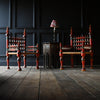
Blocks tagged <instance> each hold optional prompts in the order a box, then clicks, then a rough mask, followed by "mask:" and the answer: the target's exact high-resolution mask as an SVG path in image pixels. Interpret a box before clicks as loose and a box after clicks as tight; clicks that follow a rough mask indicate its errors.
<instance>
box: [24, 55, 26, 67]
mask: <svg viewBox="0 0 100 100" xmlns="http://www.w3.org/2000/svg"><path fill="white" fill-rule="evenodd" d="M23 59H24V68H26V55H24V58H23Z"/></svg>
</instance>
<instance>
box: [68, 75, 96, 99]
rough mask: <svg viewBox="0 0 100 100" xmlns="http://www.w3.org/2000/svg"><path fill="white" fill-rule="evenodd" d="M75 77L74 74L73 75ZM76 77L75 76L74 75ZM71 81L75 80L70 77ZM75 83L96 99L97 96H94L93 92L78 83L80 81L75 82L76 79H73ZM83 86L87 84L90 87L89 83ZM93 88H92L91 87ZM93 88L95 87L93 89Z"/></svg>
mask: <svg viewBox="0 0 100 100" xmlns="http://www.w3.org/2000/svg"><path fill="white" fill-rule="evenodd" d="M72 75H73V74H72ZM74 76H75V75H74ZM69 77H70V78H71V79H73V78H72V77H71V76H69ZM73 81H75V83H76V84H78V85H79V86H80V87H82V88H83V89H84V90H85V91H87V92H88V93H89V94H90V95H91V96H93V97H94V98H96V95H94V94H93V93H92V92H91V91H89V90H88V89H87V88H85V87H83V85H81V84H80V83H79V82H78V80H75V79H73ZM82 84H86V85H88V86H90V85H89V84H87V83H85V82H84V83H82ZM90 87H91V86H90ZM92 88H93V87H92Z"/></svg>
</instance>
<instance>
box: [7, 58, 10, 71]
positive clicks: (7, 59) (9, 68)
mask: <svg viewBox="0 0 100 100" xmlns="http://www.w3.org/2000/svg"><path fill="white" fill-rule="evenodd" d="M7 69H10V67H9V56H7Z"/></svg>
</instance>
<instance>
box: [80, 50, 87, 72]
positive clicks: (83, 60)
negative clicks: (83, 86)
mask: <svg viewBox="0 0 100 100" xmlns="http://www.w3.org/2000/svg"><path fill="white" fill-rule="evenodd" d="M81 56H82V58H81V61H82V70H81V71H86V69H85V53H84V52H82V54H81Z"/></svg>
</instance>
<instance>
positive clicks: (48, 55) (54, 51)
mask: <svg viewBox="0 0 100 100" xmlns="http://www.w3.org/2000/svg"><path fill="white" fill-rule="evenodd" d="M43 58H44V60H43V62H44V67H45V68H58V67H59V43H56V42H53V43H43Z"/></svg>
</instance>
